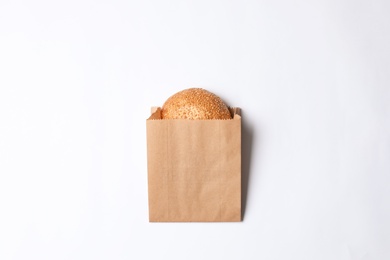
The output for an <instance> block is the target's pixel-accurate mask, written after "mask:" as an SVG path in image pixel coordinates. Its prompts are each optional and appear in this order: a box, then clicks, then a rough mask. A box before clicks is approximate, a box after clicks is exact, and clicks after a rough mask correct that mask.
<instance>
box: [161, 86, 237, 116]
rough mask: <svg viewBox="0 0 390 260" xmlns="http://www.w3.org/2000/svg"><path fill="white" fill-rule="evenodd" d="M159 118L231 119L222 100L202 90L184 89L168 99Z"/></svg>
mask: <svg viewBox="0 0 390 260" xmlns="http://www.w3.org/2000/svg"><path fill="white" fill-rule="evenodd" d="M161 116H162V118H163V119H201V120H202V119H203V120H204V119H231V115H230V111H229V109H228V107H227V106H226V105H225V103H224V102H223V101H222V99H221V98H220V97H218V96H217V95H215V94H213V93H211V92H209V91H207V90H205V89H202V88H189V89H185V90H182V91H180V92H178V93H176V94H174V95H173V96H171V97H170V98H168V99H167V101H165V103H164V105H163V107H162V109H161Z"/></svg>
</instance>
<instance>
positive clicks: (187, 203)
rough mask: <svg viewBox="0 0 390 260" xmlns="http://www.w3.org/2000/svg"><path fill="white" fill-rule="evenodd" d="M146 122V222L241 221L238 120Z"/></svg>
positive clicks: (157, 112) (155, 116) (157, 114)
mask: <svg viewBox="0 0 390 260" xmlns="http://www.w3.org/2000/svg"><path fill="white" fill-rule="evenodd" d="M231 112H232V115H233V119H230V120H186V119H161V109H160V108H152V115H151V116H150V117H149V118H148V119H147V120H146V126H147V156H148V158H147V159H148V192H149V221H150V222H233V221H241V117H240V115H239V109H238V108H233V109H231Z"/></svg>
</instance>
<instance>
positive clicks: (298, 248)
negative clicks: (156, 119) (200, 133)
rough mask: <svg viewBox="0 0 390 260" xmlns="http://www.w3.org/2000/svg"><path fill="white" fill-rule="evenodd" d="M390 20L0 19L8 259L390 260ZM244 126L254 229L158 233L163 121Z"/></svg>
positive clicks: (179, 5)
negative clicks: (188, 95) (204, 110)
mask: <svg viewBox="0 0 390 260" xmlns="http://www.w3.org/2000/svg"><path fill="white" fill-rule="evenodd" d="M389 46H390V2H389V1H387V0H382V1H380V0H376V1H375V0H374V1H368V0H367V1H352V0H341V1H340V0H328V1H299V0H298V1H288V0H285V1H266V0H263V1H250V0H246V1H238V0H237V1H216V0H211V1H210V0H207V1H206V0H200V1H186V0H184V1H183V0H181V1H179V0H178V1H157V0H154V1H150V0H149V1H108V0H107V1H86V0H82V1H79V0H78V1H49V0H48V1H42V0H37V1H7V0H6V1H4V0H1V1H0V259H1V260H9V259H18V260H19V259H28V260H30V259H39V260H44V259H50V260H52V259H55V260H61V259H72V260H74V259H75V260H78V259H80V260H85V259H169V260H176V259H177V260H181V259H186V260H187V259H189V260H191V259H267V260H268V259H276V260H279V259H280V260H285V259H287V260H290V259H294V260H295V259H296V260H305V259H307V260H313V259H315V260H317V259H319V260H321V259H324V260H325V259H326V260H328V259H329V260H347V259H348V260H349V259H353V260H356V259H359V260H360V259H365V260H367V259H374V260H377V259H380V260H382V259H383V260H385V259H386V260H387V259H390V220H389V219H390V47H389ZM189 87H203V88H206V89H208V90H210V91H212V92H214V93H216V94H217V95H219V96H221V97H222V98H223V99H224V101H225V102H226V103H227V104H228V105H231V106H239V107H241V108H242V110H243V175H244V190H245V194H247V195H245V194H244V195H245V196H246V197H247V199H246V204H245V205H246V206H245V216H244V220H243V222H241V223H192V224H191V223H184V224H183V223H181V224H180V223H165V224H158V223H149V222H148V202H147V170H146V134H145V130H146V124H145V119H146V118H147V117H148V116H149V108H150V107H151V106H155V105H162V104H163V102H164V101H165V100H166V99H167V98H168V97H169V96H170V95H172V94H174V93H175V92H177V91H179V90H182V89H184V88H189Z"/></svg>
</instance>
